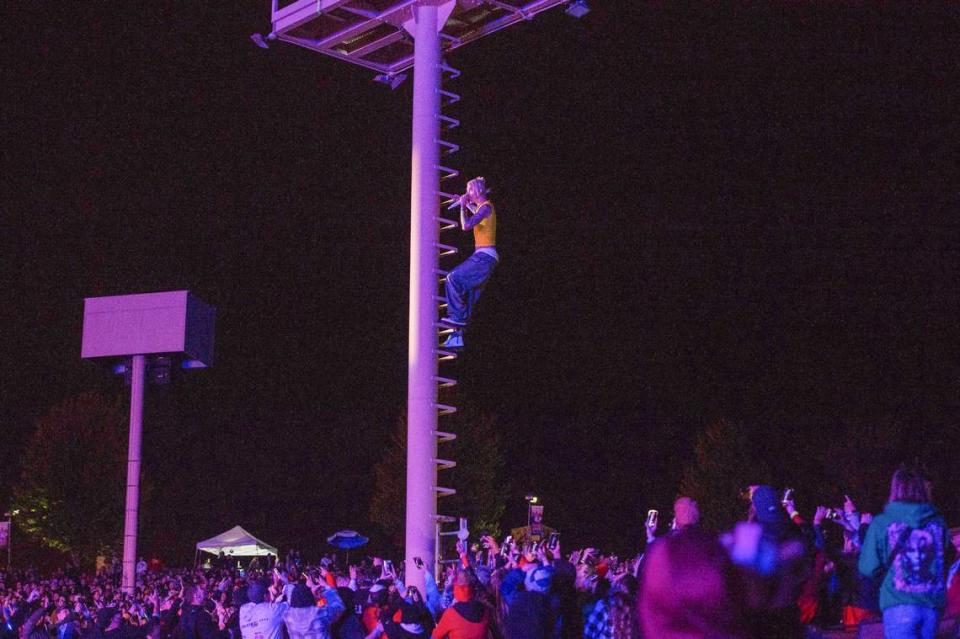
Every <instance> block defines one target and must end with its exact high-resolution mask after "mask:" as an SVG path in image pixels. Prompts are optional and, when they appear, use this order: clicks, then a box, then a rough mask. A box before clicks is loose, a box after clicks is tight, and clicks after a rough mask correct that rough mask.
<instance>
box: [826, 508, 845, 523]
mask: <svg viewBox="0 0 960 639" xmlns="http://www.w3.org/2000/svg"><path fill="white" fill-rule="evenodd" d="M827 519H829V520H831V521H840V520H841V519H843V511H842V510H839V509H837V508H828V509H827Z"/></svg>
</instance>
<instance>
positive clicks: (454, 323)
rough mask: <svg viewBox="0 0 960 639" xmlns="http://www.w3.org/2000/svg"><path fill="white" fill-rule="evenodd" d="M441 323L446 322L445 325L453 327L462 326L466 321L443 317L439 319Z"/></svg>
mask: <svg viewBox="0 0 960 639" xmlns="http://www.w3.org/2000/svg"><path fill="white" fill-rule="evenodd" d="M440 323H441V324H446V325H447V326H452V327H454V328H463V327H464V326H466V325H467V323H466V322H458V321H457V320H455V319H450V318H449V317H444V318H442V319H441V320H440Z"/></svg>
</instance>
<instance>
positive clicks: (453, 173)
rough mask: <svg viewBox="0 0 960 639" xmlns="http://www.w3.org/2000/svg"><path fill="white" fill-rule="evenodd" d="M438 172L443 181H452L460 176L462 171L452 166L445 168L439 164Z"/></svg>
mask: <svg viewBox="0 0 960 639" xmlns="http://www.w3.org/2000/svg"><path fill="white" fill-rule="evenodd" d="M437 170H438V171H440V179H441V180H450V179H453V178H455V177H459V176H460V171H458V170H457V169H455V168H453V167H450V166H443V165H442V164H438V165H437Z"/></svg>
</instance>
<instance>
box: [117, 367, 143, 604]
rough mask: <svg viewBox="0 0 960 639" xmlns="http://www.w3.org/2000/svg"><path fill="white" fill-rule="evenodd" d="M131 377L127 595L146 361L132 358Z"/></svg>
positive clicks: (132, 573) (133, 577)
mask: <svg viewBox="0 0 960 639" xmlns="http://www.w3.org/2000/svg"><path fill="white" fill-rule="evenodd" d="M131 373H132V374H131V377H130V443H129V446H128V447H127V502H126V514H125V516H124V519H123V584H122V589H123V591H124V592H126V593H129V594H133V592H134V590H135V588H136V586H137V513H138V511H139V508H140V448H141V445H140V442H141V440H142V436H143V386H144V383H145V381H146V361H145V357H144V356H143V355H134V356H133V370H132V372H131Z"/></svg>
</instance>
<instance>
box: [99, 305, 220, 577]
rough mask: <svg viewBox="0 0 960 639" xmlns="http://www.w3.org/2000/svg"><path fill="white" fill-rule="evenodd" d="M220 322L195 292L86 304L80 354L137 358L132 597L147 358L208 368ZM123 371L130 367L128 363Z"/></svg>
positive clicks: (128, 549)
mask: <svg viewBox="0 0 960 639" xmlns="http://www.w3.org/2000/svg"><path fill="white" fill-rule="evenodd" d="M215 319H216V310H215V309H214V308H213V307H212V306H208V305H207V304H204V303H203V302H201V301H200V300H198V299H197V298H196V297H194V296H192V295H191V294H190V293H189V291H169V292H163V293H144V294H139V295H118V296H110V297H88V298H87V299H86V300H84V308H83V346H82V349H81V355H80V356H81V357H83V358H84V359H93V358H107V359H109V360H116V359H117V358H123V359H126V358H127V357H129V358H130V359H131V360H132V362H131V371H130V373H131V375H130V434H129V439H128V444H129V445H128V447H127V484H126V501H125V506H124V517H123V581H122V585H121V588H122V589H123V591H124V592H126V593H128V594H133V592H134V590H135V589H136V586H137V520H138V516H139V510H140V453H141V449H142V446H141V443H142V435H143V393H144V387H145V385H146V381H147V365H148V362H147V356H148V355H153V356H158V357H159V356H162V357H163V359H164V360H169V359H170V358H171V357H174V358H177V359H179V360H181V361H182V366H183V367H184V368H206V367H207V366H209V365H210V364H212V363H213V329H214V322H215ZM119 368H120V369H121V370H125V369H126V367H125V366H124V365H121V366H120V367H119ZM165 370H168V369H165Z"/></svg>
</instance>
